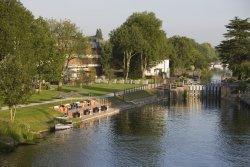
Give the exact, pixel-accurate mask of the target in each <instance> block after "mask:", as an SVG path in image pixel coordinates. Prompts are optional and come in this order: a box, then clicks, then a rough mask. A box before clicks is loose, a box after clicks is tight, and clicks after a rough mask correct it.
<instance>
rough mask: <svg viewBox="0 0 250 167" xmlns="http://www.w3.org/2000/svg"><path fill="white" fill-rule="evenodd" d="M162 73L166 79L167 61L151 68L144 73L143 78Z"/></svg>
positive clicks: (168, 72) (167, 73)
mask: <svg viewBox="0 0 250 167" xmlns="http://www.w3.org/2000/svg"><path fill="white" fill-rule="evenodd" d="M160 73H163V74H164V75H165V77H166V78H169V77H170V68H169V59H166V60H163V61H162V62H161V63H159V64H157V65H156V66H153V67H151V68H149V69H147V70H146V71H145V73H144V74H145V76H156V75H159V74H160Z"/></svg>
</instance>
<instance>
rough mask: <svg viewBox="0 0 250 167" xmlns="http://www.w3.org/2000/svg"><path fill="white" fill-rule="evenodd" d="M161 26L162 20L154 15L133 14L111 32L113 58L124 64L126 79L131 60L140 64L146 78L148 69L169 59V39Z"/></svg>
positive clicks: (145, 13)
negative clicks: (145, 73)
mask: <svg viewBox="0 0 250 167" xmlns="http://www.w3.org/2000/svg"><path fill="white" fill-rule="evenodd" d="M161 26H162V22H161V20H159V19H157V18H156V17H155V14H154V13H152V12H150V13H148V12H142V13H134V14H132V15H131V16H130V17H128V19H127V20H126V21H125V22H124V23H123V24H122V25H121V26H120V27H119V28H117V29H115V30H113V31H112V32H111V34H110V41H111V43H112V45H113V56H114V58H115V59H118V60H120V61H122V62H123V69H124V78H125V79H127V78H128V74H129V71H130V64H131V60H134V61H139V62H140V72H141V77H144V71H145V70H146V68H147V67H149V66H153V65H155V64H157V63H158V62H160V61H162V60H163V59H165V58H167V52H168V47H167V42H166V41H167V38H166V34H165V32H164V31H162V30H161ZM135 57H136V58H135ZM133 69H134V68H133Z"/></svg>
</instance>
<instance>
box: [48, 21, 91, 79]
mask: <svg viewBox="0 0 250 167" xmlns="http://www.w3.org/2000/svg"><path fill="white" fill-rule="evenodd" d="M49 24H50V30H51V32H52V33H53V36H54V38H55V39H56V45H57V52H58V55H59V57H60V59H61V60H62V61H61V62H65V63H63V64H62V66H61V71H62V73H61V82H60V83H62V80H63V79H64V78H65V77H66V73H65V72H66V71H67V69H68V65H69V62H70V60H72V59H73V58H75V57H78V56H79V55H81V54H83V53H84V52H85V49H86V46H87V39H86V38H85V37H84V36H83V34H82V33H81V31H80V30H79V29H78V28H77V27H76V25H75V24H74V23H72V22H71V21H70V20H63V21H60V22H58V21H56V20H49Z"/></svg>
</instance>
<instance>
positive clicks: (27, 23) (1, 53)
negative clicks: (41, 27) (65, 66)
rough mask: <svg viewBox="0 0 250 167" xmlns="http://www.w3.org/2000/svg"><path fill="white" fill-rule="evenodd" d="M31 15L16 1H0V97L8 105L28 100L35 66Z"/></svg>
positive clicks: (12, 113) (11, 106) (13, 108)
mask: <svg viewBox="0 0 250 167" xmlns="http://www.w3.org/2000/svg"><path fill="white" fill-rule="evenodd" d="M33 21H34V18H33V16H32V14H31V13H30V12H29V11H28V10H26V9H25V8H24V7H23V5H22V4H21V3H20V2H19V1H16V0H2V1H0V78H1V79H0V96H1V98H2V99H3V102H4V104H5V105H7V106H9V107H10V111H11V112H10V113H11V121H14V117H15V108H16V105H18V104H20V103H23V102H25V101H26V100H27V97H28V96H29V94H30V85H31V83H32V82H31V81H32V77H33V74H34V73H35V72H34V69H35V63H34V59H33V57H34V56H33V55H34V50H33V33H32V31H31V28H32V27H31V25H32V23H33Z"/></svg>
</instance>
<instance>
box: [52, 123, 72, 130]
mask: <svg viewBox="0 0 250 167" xmlns="http://www.w3.org/2000/svg"><path fill="white" fill-rule="evenodd" d="M71 128H73V124H56V125H55V130H65V129H71Z"/></svg>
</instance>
